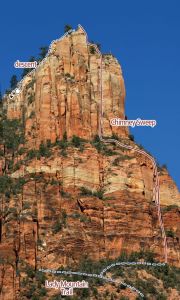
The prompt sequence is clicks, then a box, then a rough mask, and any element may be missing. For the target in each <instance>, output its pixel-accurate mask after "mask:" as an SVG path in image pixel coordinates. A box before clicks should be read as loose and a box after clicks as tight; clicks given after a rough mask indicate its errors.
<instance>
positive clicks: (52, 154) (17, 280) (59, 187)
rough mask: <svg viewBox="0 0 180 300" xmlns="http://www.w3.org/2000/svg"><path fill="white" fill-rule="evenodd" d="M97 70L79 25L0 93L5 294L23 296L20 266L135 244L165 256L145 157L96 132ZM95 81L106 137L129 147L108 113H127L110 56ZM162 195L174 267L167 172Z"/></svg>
mask: <svg viewBox="0 0 180 300" xmlns="http://www.w3.org/2000/svg"><path fill="white" fill-rule="evenodd" d="M100 76H101V74H100V56H99V54H98V53H97V52H96V51H94V50H93V49H92V48H91V46H89V45H88V44H87V41H86V35H85V33H84V31H83V30H82V29H81V28H80V27H79V28H78V30H77V31H74V32H72V33H71V34H69V35H67V36H66V37H64V38H63V39H62V40H60V41H56V42H54V45H53V51H52V52H51V54H50V55H49V56H48V58H47V59H46V61H45V62H44V63H43V64H42V65H41V66H39V67H38V68H37V70H36V71H35V72H34V73H33V74H31V75H29V76H26V78H25V80H24V81H23V84H22V92H21V94H20V95H17V96H16V97H14V98H13V99H12V100H10V99H8V97H6V98H5V99H4V103H3V108H2V113H1V121H2V127H3V134H2V137H1V157H0V172H1V189H0V192H1V202H0V205H1V206H0V213H1V214H0V218H1V219H0V258H1V265H0V293H1V298H2V299H5V300H6V299H8V300H10V299H28V297H27V295H25V294H22V290H23V289H24V286H23V284H22V283H23V280H24V281H25V279H26V275H25V274H26V273H27V272H26V271H27V268H31V269H33V270H35V271H36V270H38V269H39V268H40V267H42V268H45V269H47V268H50V269H58V268H60V267H61V266H64V267H66V266H78V264H79V263H80V261H81V259H82V257H84V256H87V257H88V258H90V259H92V260H95V261H99V260H101V259H116V258H118V257H119V256H120V255H121V254H122V252H123V251H125V252H126V253H127V254H130V253H132V252H135V251H136V252H139V251H142V250H143V251H144V252H146V251H149V250H150V251H152V252H154V253H155V257H156V259H157V260H159V261H162V262H163V261H164V256H163V241H162V237H161V231H160V226H159V222H158V218H157V208H156V206H155V203H154V202H152V191H153V167H152V164H151V162H150V161H149V160H148V159H147V158H144V156H143V155H140V154H136V153H135V152H134V151H131V150H124V149H121V148H120V147H117V146H115V145H114V144H113V143H112V144H109V145H105V144H103V143H102V142H101V141H100V140H99V138H98V128H99V109H100V107H99V103H100V86H99V85H100ZM102 83H103V95H104V99H105V101H104V114H103V124H104V133H105V136H116V138H118V139H119V140H121V141H123V142H124V143H127V144H131V145H135V143H134V142H133V141H131V140H130V139H129V135H128V130H126V129H125V128H123V127H121V128H114V127H113V128H112V127H111V126H110V124H109V120H110V118H112V117H114V116H117V117H121V118H125V111H124V99H125V88H124V81H123V76H122V71H121V67H120V65H119V63H118V61H117V60H116V59H115V58H114V57H113V56H112V55H109V54H107V55H103V71H102ZM17 119H18V121H17ZM160 201H161V205H162V213H163V220H164V226H165V230H166V232H167V243H168V262H169V263H170V264H172V265H176V266H179V235H180V226H179V208H178V206H179V203H180V195H179V191H178V189H177V187H176V185H175V183H174V182H173V180H172V178H171V177H170V176H169V175H168V172H167V170H165V169H161V170H160ZM44 297H45V298H43V295H42V299H51V298H48V296H44ZM49 297H50V296H49ZM129 297H130V295H129ZM38 299H39V298H38ZM40 299H41V298H40ZM91 299H95V298H91ZM99 299H100V298H99ZM107 299H110V298H107ZM130 299H135V298H133V296H132V297H130ZM152 299H153V298H152ZM155 299H156V298H155ZM169 299H170V298H169ZM171 299H173V298H171ZM174 299H176V298H174Z"/></svg>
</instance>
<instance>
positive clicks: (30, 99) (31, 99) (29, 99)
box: [27, 94, 35, 105]
mask: <svg viewBox="0 0 180 300" xmlns="http://www.w3.org/2000/svg"><path fill="white" fill-rule="evenodd" d="M27 100H28V105H30V104H32V103H33V102H34V100H35V96H34V95H32V94H31V95H29V96H28V98H27Z"/></svg>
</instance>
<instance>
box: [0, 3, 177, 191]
mask: <svg viewBox="0 0 180 300" xmlns="http://www.w3.org/2000/svg"><path fill="white" fill-rule="evenodd" d="M179 15H180V2H179V1H178V0H171V1H166V0H164V1H162V0H159V1H157V0H156V1H155V0H151V1H144V0H137V1H133V0H131V1H130V0H126V1H124V0H123V1H122V0H116V1H113V0H112V1H108V2H107V1H94V0H91V1H89V2H87V1H80V0H77V1H72V0H69V1H63V2H62V1H59V0H54V1H42V0H38V1H34V0H32V1H30V2H25V1H18V0H17V1H14V2H12V3H10V1H3V3H1V17H0V27H1V29H0V32H1V35H0V38H1V46H0V84H1V89H2V90H4V89H6V88H7V87H8V85H9V80H10V77H11V75H12V74H14V73H16V74H17V72H15V69H14V67H13V64H14V62H15V61H16V60H17V59H19V60H21V61H23V60H27V59H28V58H29V57H30V56H31V55H35V56H36V55H38V53H39V51H38V48H39V47H40V46H43V45H49V44H50V42H51V41H52V40H53V39H56V38H58V37H60V36H61V35H62V34H63V30H64V25H65V24H67V23H69V24H71V25H72V26H73V27H74V28H76V27H77V25H78V24H79V23H80V24H81V25H82V26H83V27H84V28H85V29H86V31H87V33H88V36H89V39H90V40H93V41H95V42H99V43H100V44H101V46H102V52H104V53H106V52H110V51H111V52H112V54H114V55H115V56H116V57H117V58H118V60H119V62H120V63H121V66H122V69H123V74H124V79H125V84H126V93H127V96H126V114H127V116H128V118H129V119H136V118H137V117H140V118H147V119H151V118H153V119H156V120H157V122H158V125H157V126H156V127H155V128H153V129H152V128H139V127H138V128H135V129H133V130H132V133H133V134H134V136H135V139H136V141H137V142H139V143H141V144H143V145H144V147H145V148H146V149H147V150H149V151H150V152H151V153H152V154H153V155H154V156H155V157H156V158H157V160H158V161H159V163H160V164H163V163H165V164H167V166H168V170H169V172H170V174H171V175H172V177H173V178H174V179H175V181H176V183H177V184H178V186H179V187H180V178H179V172H180V171H179V164H178V163H179V148H180V139H179V137H178V136H179V116H180V105H179V101H180V33H179V31H180V17H179Z"/></svg>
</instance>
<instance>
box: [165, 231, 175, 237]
mask: <svg viewBox="0 0 180 300" xmlns="http://www.w3.org/2000/svg"><path fill="white" fill-rule="evenodd" d="M166 236H167V237H171V238H174V237H175V232H174V231H173V230H171V229H169V230H166Z"/></svg>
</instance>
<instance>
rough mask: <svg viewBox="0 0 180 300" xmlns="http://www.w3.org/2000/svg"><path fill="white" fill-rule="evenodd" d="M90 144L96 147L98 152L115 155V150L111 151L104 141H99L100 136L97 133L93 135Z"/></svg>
mask: <svg viewBox="0 0 180 300" xmlns="http://www.w3.org/2000/svg"><path fill="white" fill-rule="evenodd" d="M91 144H92V145H93V146H94V147H95V148H96V150H97V151H98V153H101V154H103V155H106V156H112V155H117V154H118V153H117V152H115V151H112V150H111V149H109V148H108V147H107V145H105V144H104V142H101V140H100V138H99V136H98V135H95V137H94V139H93V141H92V142H91Z"/></svg>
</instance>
